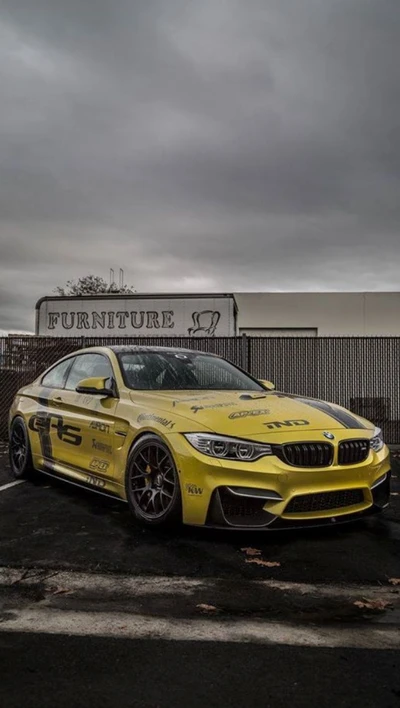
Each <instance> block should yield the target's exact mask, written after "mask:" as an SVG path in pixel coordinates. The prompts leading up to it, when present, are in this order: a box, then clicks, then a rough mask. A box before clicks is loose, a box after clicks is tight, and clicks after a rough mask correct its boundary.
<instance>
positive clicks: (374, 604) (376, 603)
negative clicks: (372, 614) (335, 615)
mask: <svg viewBox="0 0 400 708" xmlns="http://www.w3.org/2000/svg"><path fill="white" fill-rule="evenodd" d="M353 604H354V605H355V606H356V607H360V609H365V610H386V608H387V607H391V606H392V603H391V602H389V600H367V599H365V598H363V599H362V600H356V601H355V602H354V603H353Z"/></svg>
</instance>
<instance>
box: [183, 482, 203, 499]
mask: <svg viewBox="0 0 400 708" xmlns="http://www.w3.org/2000/svg"><path fill="white" fill-rule="evenodd" d="M185 489H186V492H187V493H188V494H189V496H199V495H201V494H203V487H198V486H197V484H185Z"/></svg>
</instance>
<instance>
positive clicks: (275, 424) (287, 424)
mask: <svg viewBox="0 0 400 708" xmlns="http://www.w3.org/2000/svg"><path fill="white" fill-rule="evenodd" d="M264 425H266V426H267V428H270V429H272V430H274V429H276V428H278V429H279V428H292V427H293V426H298V425H310V421H309V420H274V421H272V422H271V423H264Z"/></svg>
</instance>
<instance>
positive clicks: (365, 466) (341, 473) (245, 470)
mask: <svg viewBox="0 0 400 708" xmlns="http://www.w3.org/2000/svg"><path fill="white" fill-rule="evenodd" d="M172 437H174V438H175V440H174V443H176V444H174V445H173V446H172V447H173V453H174V457H175V460H176V463H177V468H178V471H179V475H180V480H181V491H182V507H183V522H184V523H186V524H190V525H196V526H210V527H222V528H237V529H245V528H246V529H270V530H273V529H278V528H280V529H284V528H285V529H286V528H288V529H290V528H298V527H300V526H301V527H307V526H321V525H328V526H331V525H332V524H337V523H341V522H345V521H352V520H353V519H357V518H362V517H364V516H367V515H370V514H375V513H377V512H379V511H381V510H382V509H384V508H385V506H387V505H388V503H389V495H390V461H389V450H388V449H387V448H386V447H385V448H384V449H383V450H381V451H380V452H379V453H375V452H373V451H371V452H370V453H369V455H368V457H367V459H366V460H365V461H363V462H361V463H358V464H354V465H342V466H340V465H338V464H336V463H335V462H334V463H333V464H332V465H330V466H329V467H325V468H309V467H308V468H306V467H304V468H295V467H292V466H290V465H288V464H286V463H285V462H283V461H282V460H280V459H278V458H277V457H274V456H271V457H268V458H262V459H260V460H258V461H256V462H252V463H240V462H230V461H224V460H217V459H215V458H211V457H207V456H205V455H203V454H201V453H198V452H197V451H196V450H194V448H193V447H192V446H190V445H189V443H188V442H187V441H186V440H185V439H184V438H183V436H175V435H171V436H169V442H170V444H171V443H172V440H171V438H172Z"/></svg>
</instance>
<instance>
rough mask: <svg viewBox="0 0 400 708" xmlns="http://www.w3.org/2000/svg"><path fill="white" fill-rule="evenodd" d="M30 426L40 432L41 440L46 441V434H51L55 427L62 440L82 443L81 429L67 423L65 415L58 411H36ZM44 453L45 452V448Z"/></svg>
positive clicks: (69, 443) (69, 442) (74, 443)
mask: <svg viewBox="0 0 400 708" xmlns="http://www.w3.org/2000/svg"><path fill="white" fill-rule="evenodd" d="M28 427H29V429H30V430H32V431H33V432H34V433H39V438H40V440H41V442H42V441H44V438H45V437H46V436H50V431H51V430H52V429H54V430H56V431H57V437H58V439H59V440H61V442H65V443H67V444H68V445H80V444H81V443H82V436H81V435H79V433H80V432H81V429H80V428H78V427H76V426H75V425H66V424H65V423H64V419H63V417H62V416H61V415H57V414H56V413H53V414H49V413H36V414H34V415H33V416H32V417H31V418H30V419H29V423H28ZM42 453H43V454H44V452H43V448H42ZM45 456H46V455H45Z"/></svg>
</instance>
